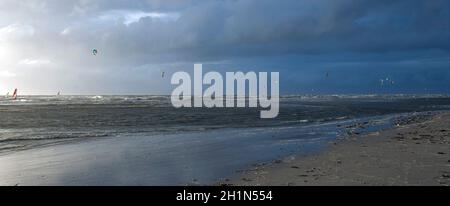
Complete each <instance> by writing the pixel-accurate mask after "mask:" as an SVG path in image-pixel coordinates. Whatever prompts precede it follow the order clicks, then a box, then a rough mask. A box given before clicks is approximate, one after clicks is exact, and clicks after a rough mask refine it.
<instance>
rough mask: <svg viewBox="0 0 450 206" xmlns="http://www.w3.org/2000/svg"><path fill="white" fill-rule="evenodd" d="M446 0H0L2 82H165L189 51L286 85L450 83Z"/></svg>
mask: <svg viewBox="0 0 450 206" xmlns="http://www.w3.org/2000/svg"><path fill="white" fill-rule="evenodd" d="M448 8H450V1H447V0H429V1H422V0H397V1H392V0H372V1H368V0H279V1H274V0H217V1H206V0H204V1H200V0H147V1H145V0H143V1H133V0H63V1H61V0H40V1H36V0H2V1H0V11H1V12H0V94H2V93H4V94H6V92H12V90H13V89H14V88H19V92H20V93H21V94H56V93H57V92H58V91H61V92H62V94H92V95H94V94H95V95H96V94H170V92H171V91H172V89H173V88H174V85H171V84H170V76H171V74H173V73H174V72H177V71H186V72H192V71H193V68H194V66H193V64H194V63H202V64H203V67H204V72H207V71H219V72H226V71H244V72H248V71H256V72H261V71H266V72H280V93H281V94H307V93H319V94H344V93H345V94H348V93H364V94H373V93H450V9H448ZM94 48H95V49H97V50H98V54H97V55H93V54H92V50H93V49H94ZM162 72H164V73H165V77H164V78H162V77H161V73H162ZM327 74H328V75H327ZM381 79H383V80H386V79H389V82H392V83H389V84H386V83H384V84H383V85H381V81H380V80H381Z"/></svg>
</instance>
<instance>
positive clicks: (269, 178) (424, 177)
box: [219, 113, 450, 186]
mask: <svg viewBox="0 0 450 206" xmlns="http://www.w3.org/2000/svg"><path fill="white" fill-rule="evenodd" d="M219 184H227V185H289V186H297V185H312V186H316V185H440V186H448V185H450V113H443V114H438V115H436V116H434V117H432V118H431V119H429V120H420V119H410V120H405V121H403V122H402V123H399V125H397V127H395V128H393V129H390V130H386V131H379V132H374V133H370V134H368V135H363V136H359V135H356V134H351V135H350V136H349V137H348V138H346V139H345V140H339V141H335V142H332V143H330V145H329V149H327V150H325V151H324V152H322V153H320V154H316V155H312V156H298V155H297V156H290V157H286V158H284V159H281V160H276V161H273V162H272V163H270V164H261V165H259V166H256V167H254V168H252V169H249V170H246V171H243V172H240V173H239V174H237V175H236V176H235V177H234V178H231V179H230V180H227V181H223V182H220V183H219Z"/></svg>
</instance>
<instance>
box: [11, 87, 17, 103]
mask: <svg viewBox="0 0 450 206" xmlns="http://www.w3.org/2000/svg"><path fill="white" fill-rule="evenodd" d="M12 98H13V99H14V100H16V99H17V88H16V89H14V93H13V95H12Z"/></svg>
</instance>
